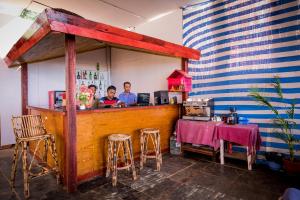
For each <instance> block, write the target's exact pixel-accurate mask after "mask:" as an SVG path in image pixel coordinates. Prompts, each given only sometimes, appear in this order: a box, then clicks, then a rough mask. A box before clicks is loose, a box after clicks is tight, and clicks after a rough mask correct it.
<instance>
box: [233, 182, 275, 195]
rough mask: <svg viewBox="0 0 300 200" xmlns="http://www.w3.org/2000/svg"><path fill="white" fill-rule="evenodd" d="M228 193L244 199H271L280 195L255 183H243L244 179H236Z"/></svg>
mask: <svg viewBox="0 0 300 200" xmlns="http://www.w3.org/2000/svg"><path fill="white" fill-rule="evenodd" d="M275 192H276V191H275ZM228 194H229V195H231V196H234V197H237V198H240V199H245V200H248V199H249V200H253V199H259V200H273V199H278V198H279V197H280V194H278V193H274V191H272V190H267V189H264V188H261V187H259V186H257V185H255V184H254V185H253V184H246V183H244V180H240V181H237V182H236V183H235V184H234V185H232V187H231V188H230V190H229V191H228Z"/></svg>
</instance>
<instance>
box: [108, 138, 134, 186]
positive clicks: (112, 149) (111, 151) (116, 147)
mask: <svg viewBox="0 0 300 200" xmlns="http://www.w3.org/2000/svg"><path fill="white" fill-rule="evenodd" d="M107 147H108V149H107V165H106V177H109V175H110V172H111V171H112V185H113V186H116V185H117V172H118V170H123V169H127V170H128V171H129V170H130V168H131V170H132V176H133V180H135V179H136V172H135V167H134V158H133V151H132V141H131V136H130V135H126V134H112V135H110V136H108V145H107ZM119 154H121V155H120V156H119ZM121 160H123V162H118V161H121Z"/></svg>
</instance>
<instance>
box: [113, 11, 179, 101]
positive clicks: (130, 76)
mask: <svg viewBox="0 0 300 200" xmlns="http://www.w3.org/2000/svg"><path fill="white" fill-rule="evenodd" d="M135 32H137V33H141V34H145V35H148V36H152V37H156V38H160V39H162V40H166V41H168V42H173V43H176V44H179V45H182V11H181V9H178V10H176V11H174V12H173V13H171V14H169V15H167V16H165V17H162V18H160V19H157V20H155V21H152V22H148V23H145V24H142V25H139V26H137V27H136V29H135ZM111 66H112V68H111V80H112V84H114V85H115V86H116V87H117V90H118V91H117V93H118V94H119V93H120V92H122V88H123V82H124V81H130V82H131V83H132V91H133V92H150V93H151V98H150V101H151V102H152V103H153V99H154V97H153V92H154V91H157V90H167V89H168V87H167V80H166V78H167V77H168V76H169V75H170V74H171V73H172V72H173V70H175V69H181V60H180V59H179V58H171V57H166V56H158V55H151V54H146V53H140V52H135V51H127V50H123V49H116V48H113V49H112V65H111Z"/></svg>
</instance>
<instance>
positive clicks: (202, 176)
mask: <svg viewBox="0 0 300 200" xmlns="http://www.w3.org/2000/svg"><path fill="white" fill-rule="evenodd" d="M238 177H239V175H236V176H234V177H231V176H222V175H219V176H216V175H214V174H210V173H205V172H203V171H202V170H201V168H199V166H198V165H197V164H195V165H193V166H192V167H190V168H187V169H186V170H184V171H181V172H179V173H176V174H175V175H173V176H171V177H170V179H172V180H175V181H177V182H181V183H184V184H187V185H191V186H200V187H202V188H206V189H208V190H210V191H214V192H216V193H217V192H220V193H226V192H227V191H228V188H229V187H230V185H231V184H233V182H234V181H235V180H236V179H238Z"/></svg>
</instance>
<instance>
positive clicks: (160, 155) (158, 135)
mask: <svg viewBox="0 0 300 200" xmlns="http://www.w3.org/2000/svg"><path fill="white" fill-rule="evenodd" d="M157 140H158V149H159V161H160V165H162V154H161V146H160V133H159V132H158V133H157Z"/></svg>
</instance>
